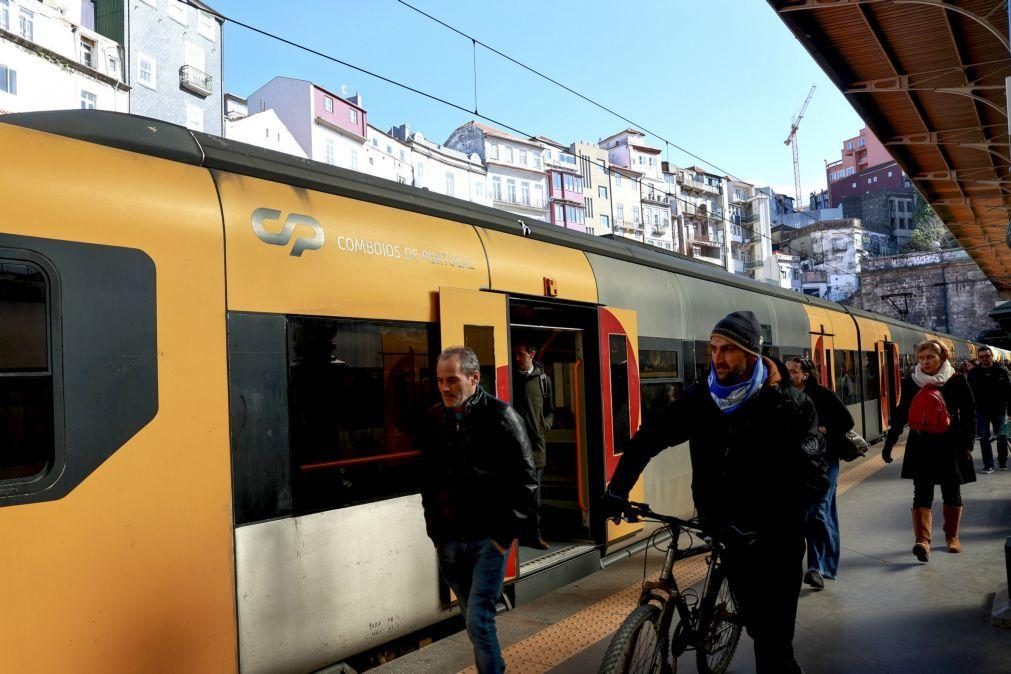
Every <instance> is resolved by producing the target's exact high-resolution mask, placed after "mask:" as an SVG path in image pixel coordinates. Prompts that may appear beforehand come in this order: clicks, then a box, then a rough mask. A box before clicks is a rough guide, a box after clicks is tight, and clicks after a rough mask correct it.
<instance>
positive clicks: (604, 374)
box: [598, 307, 645, 546]
mask: <svg viewBox="0 0 1011 674" xmlns="http://www.w3.org/2000/svg"><path fill="white" fill-rule="evenodd" d="M598 316H599V335H600V381H601V405H602V411H603V414H602V422H603V439H604V443H603V449H604V478H605V480H606V481H608V482H609V481H610V480H611V476H612V475H614V469H615V468H616V467H617V466H618V461H619V459H620V458H621V452H622V447H623V444H624V443H625V442H626V441H627V440H628V439H629V438H631V437H632V435H633V434H634V433H635V431H636V430H638V429H639V330H638V319H637V316H636V313H635V312H634V311H632V310H630V309H617V308H613V307H600V308H599V309H598ZM644 493H645V492H644V488H643V482H642V480H641V479H640V480H639V481H638V482H636V484H635V486H634V487H633V488H632V491H631V492H630V493H629V499H631V500H632V501H642V500H643V495H644ZM641 530H642V525H641V524H629V523H627V522H622V523H620V524H615V523H614V522H611V521H610V520H608V522H607V544H608V546H610V545H611V544H613V543H614V542H615V541H617V540H619V539H622V538H625V537H627V536H630V535H632V534H635V533H637V532H639V531H641Z"/></svg>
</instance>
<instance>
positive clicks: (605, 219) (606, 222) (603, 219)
mask: <svg viewBox="0 0 1011 674" xmlns="http://www.w3.org/2000/svg"><path fill="white" fill-rule="evenodd" d="M600 224H601V226H602V227H604V229H611V218H610V216H607V215H601V216H600Z"/></svg>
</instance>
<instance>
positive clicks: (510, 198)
mask: <svg viewBox="0 0 1011 674" xmlns="http://www.w3.org/2000/svg"><path fill="white" fill-rule="evenodd" d="M492 199H493V200H494V201H495V203H496V204H508V205H510V206H522V207H524V208H533V209H539V210H544V200H543V199H538V198H536V197H527V198H525V199H524V198H523V197H522V196H516V195H509V194H495V195H494V196H493V197H492Z"/></svg>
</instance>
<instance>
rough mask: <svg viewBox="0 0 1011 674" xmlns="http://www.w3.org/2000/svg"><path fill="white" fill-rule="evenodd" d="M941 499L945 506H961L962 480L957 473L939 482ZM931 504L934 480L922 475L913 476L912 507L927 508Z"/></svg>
mask: <svg viewBox="0 0 1011 674" xmlns="http://www.w3.org/2000/svg"><path fill="white" fill-rule="evenodd" d="M941 499H943V501H944V505H946V506H950V507H952V508H961V507H962V481H961V480H960V479H959V477H958V475H955V476H953V477H950V478H948V479H947V480H945V481H944V482H942V483H941ZM932 505H934V481H933V480H931V479H929V478H923V477H917V478H915V479H914V480H913V507H914V508H929V507H930V506H932Z"/></svg>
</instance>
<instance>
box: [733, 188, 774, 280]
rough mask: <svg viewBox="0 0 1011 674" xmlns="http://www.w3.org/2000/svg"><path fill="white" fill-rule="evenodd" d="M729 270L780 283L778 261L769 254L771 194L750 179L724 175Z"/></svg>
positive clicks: (770, 252)
mask: <svg viewBox="0 0 1011 674" xmlns="http://www.w3.org/2000/svg"><path fill="white" fill-rule="evenodd" d="M724 197H725V198H726V201H727V204H726V208H727V211H726V212H727V214H729V217H730V222H731V224H730V237H729V241H730V258H731V259H732V261H733V265H734V268H733V270H732V271H734V273H737V274H743V275H745V276H748V277H750V278H753V279H755V280H756V281H765V282H767V283H772V284H774V285H779V282H780V270H779V265H778V263H777V262H776V260H775V258H774V257H773V255H772V214H771V207H770V201H771V197H770V196H769V195H768V194H767V193H765V192H763V191H761V190H757V189H755V186H754V185H752V184H751V183H746V182H743V181H740V180H732V179H729V178H728V179H727V182H726V189H725V190H724Z"/></svg>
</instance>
